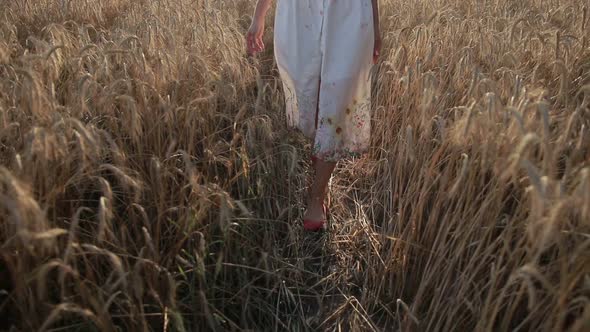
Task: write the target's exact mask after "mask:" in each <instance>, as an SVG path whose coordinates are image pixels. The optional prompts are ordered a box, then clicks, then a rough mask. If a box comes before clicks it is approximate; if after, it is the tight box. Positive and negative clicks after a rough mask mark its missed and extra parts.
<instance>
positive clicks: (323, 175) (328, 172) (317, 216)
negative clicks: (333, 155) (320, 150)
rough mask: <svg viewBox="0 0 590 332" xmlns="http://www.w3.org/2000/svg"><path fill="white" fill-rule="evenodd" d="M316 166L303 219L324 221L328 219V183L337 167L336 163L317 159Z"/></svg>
mask: <svg viewBox="0 0 590 332" xmlns="http://www.w3.org/2000/svg"><path fill="white" fill-rule="evenodd" d="M314 164H315V167H314V169H315V175H314V179H313V181H312V184H311V187H310V192H309V197H308V201H307V210H306V211H305V215H304V216H303V219H304V220H313V221H323V220H325V219H326V215H325V214H324V202H325V199H326V194H327V193H328V183H329V182H330V177H331V176H332V172H333V171H334V168H335V167H336V163H335V162H329V161H323V160H321V159H317V160H316V161H315V163H314Z"/></svg>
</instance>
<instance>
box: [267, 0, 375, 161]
mask: <svg viewBox="0 0 590 332" xmlns="http://www.w3.org/2000/svg"><path fill="white" fill-rule="evenodd" d="M374 42H375V41H374V33H373V7H372V4H371V0H278V3H277V8H276V15H275V28H274V52H275V58H276V61H277V67H278V69H279V73H280V76H281V79H282V81H283V88H284V89H283V90H284V93H285V100H286V113H287V122H288V124H289V125H290V126H291V127H295V128H298V129H299V130H301V131H302V132H303V134H304V135H305V136H307V137H309V138H310V139H312V140H313V149H312V153H313V154H314V155H316V156H317V157H318V158H320V159H322V160H325V161H337V160H339V159H342V158H344V157H347V156H351V155H359V154H361V153H364V152H366V150H367V149H368V147H369V139H370V125H371V117H370V104H371V103H370V99H371V87H370V83H371V82H370V79H371V77H370V76H371V67H372V60H373V45H374ZM316 114H317V123H316Z"/></svg>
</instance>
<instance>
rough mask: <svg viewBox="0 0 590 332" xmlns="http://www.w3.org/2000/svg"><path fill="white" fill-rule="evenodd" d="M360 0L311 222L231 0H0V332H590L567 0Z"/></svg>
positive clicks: (583, 147)
mask: <svg viewBox="0 0 590 332" xmlns="http://www.w3.org/2000/svg"><path fill="white" fill-rule="evenodd" d="M381 2H382V23H383V28H382V29H383V31H384V44H385V45H384V46H385V48H384V52H383V54H384V57H383V59H382V60H383V62H382V63H381V64H380V65H379V66H378V67H376V68H375V69H376V72H375V76H374V77H375V80H374V83H375V84H374V93H375V98H374V110H375V111H374V130H373V144H372V150H371V152H370V153H369V154H368V155H367V156H365V157H363V158H362V159H359V160H353V161H348V162H342V163H341V164H339V166H338V168H337V174H336V175H335V177H334V179H333V181H332V184H331V189H330V190H331V195H332V201H333V208H332V210H333V211H334V213H333V214H334V221H333V223H332V225H331V229H330V232H329V234H328V235H326V236H323V237H310V236H306V235H304V234H303V233H302V232H301V228H302V227H301V226H300V223H299V218H300V217H301V212H302V204H301V203H302V200H303V193H304V192H305V189H304V188H305V185H306V183H307V181H308V172H309V165H308V163H307V160H308V155H307V153H308V150H307V149H306V148H307V147H305V146H304V144H305V142H304V141H303V140H302V139H301V137H299V136H298V135H295V134H293V133H290V132H289V131H288V130H287V128H285V122H284V114H283V111H282V109H283V108H282V105H283V104H282V103H283V100H282V95H281V91H280V88H279V87H280V85H279V81H278V79H277V72H276V70H275V68H274V65H273V61H272V47H269V48H268V50H267V51H266V52H265V53H264V54H263V55H262V56H261V57H259V58H257V59H254V60H253V59H248V58H246V57H245V56H244V43H243V33H244V31H245V29H246V28H247V26H248V24H249V20H250V18H249V16H248V15H249V14H250V13H251V12H252V6H253V1H249V0H219V1H209V0H196V1H195V0H192V1H191V0H159V1H147V0H142V1H131V0H103V1H61V0H60V1H58V0H38V1H27V0H15V1H5V2H2V4H0V16H1V17H2V18H1V19H0V151H1V153H0V244H1V246H0V250H1V251H0V289H1V291H0V313H1V314H0V316H1V317H2V319H1V322H0V323H1V326H0V329H12V330H13V331H14V330H22V331H32V330H41V331H51V330H53V331H57V330H60V328H61V329H62V330H63V328H67V329H70V330H74V331H76V330H78V331H96V330H100V331H115V330H117V329H120V330H124V331H143V330H148V329H151V330H155V331H203V330H217V331H220V330H240V329H250V330H294V331H303V330H350V331H368V330H394V329H400V330H403V331H457V330H461V331H463V330H464V331H471V330H477V331H492V330H493V331H508V330H511V331H512V330H518V331H561V330H567V331H588V330H590V255H589V253H590V129H589V128H590V109H589V107H590V48H589V47H590V41H589V40H588V39H589V36H590V34H589V32H590V17H589V16H590V15H589V13H588V8H589V6H590V4H589V3H588V1H581V0H565V1H548V0H519V1H512V0H488V1H475V0H471V1H465V0H450V1H449V0H445V1H442V0H424V1H417V0H412V1H401V0H388V1H381ZM268 22H269V23H270V22H272V18H269V20H268ZM271 30H272V27H271V26H270V25H269V28H268V30H267V35H266V38H267V44H268V45H270V44H271V41H272V33H271V32H272V31H271Z"/></svg>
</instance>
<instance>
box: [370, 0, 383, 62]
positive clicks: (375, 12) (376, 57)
mask: <svg viewBox="0 0 590 332" xmlns="http://www.w3.org/2000/svg"><path fill="white" fill-rule="evenodd" d="M371 4H372V5H373V31H374V32H375V46H374V47H373V64H377V61H378V60H379V54H380V53H381V28H380V24H379V1H378V0H371Z"/></svg>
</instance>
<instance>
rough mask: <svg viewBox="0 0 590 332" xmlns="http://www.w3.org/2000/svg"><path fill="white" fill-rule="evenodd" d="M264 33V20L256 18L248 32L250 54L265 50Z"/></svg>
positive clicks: (247, 39) (247, 42)
mask: <svg viewBox="0 0 590 332" xmlns="http://www.w3.org/2000/svg"><path fill="white" fill-rule="evenodd" d="M263 35H264V20H258V19H254V20H252V24H251V25H250V28H249V29H248V33H246V48H247V51H248V54H249V55H254V54H256V53H259V52H262V51H264V42H263V41H262V36H263Z"/></svg>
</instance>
